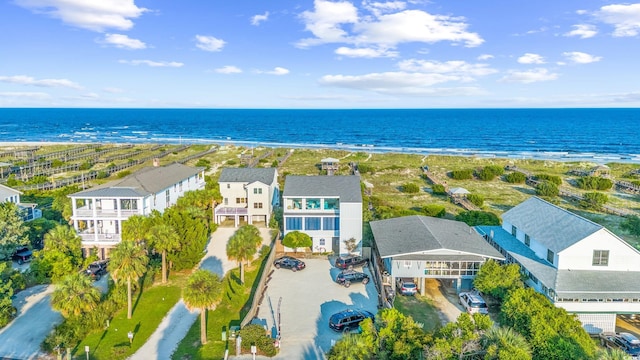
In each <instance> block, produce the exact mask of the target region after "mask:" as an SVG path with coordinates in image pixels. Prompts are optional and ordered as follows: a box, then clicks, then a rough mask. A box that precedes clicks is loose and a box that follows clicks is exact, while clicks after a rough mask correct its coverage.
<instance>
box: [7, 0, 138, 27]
mask: <svg viewBox="0 0 640 360" xmlns="http://www.w3.org/2000/svg"><path fill="white" fill-rule="evenodd" d="M16 3H17V4H18V5H19V6H22V7H24V8H27V9H29V10H32V11H33V12H35V13H42V14H46V15H48V16H51V17H53V18H56V19H60V20H62V21H63V22H64V23H66V24H69V25H71V26H75V27H79V28H83V29H88V30H92V31H98V32H102V31H104V30H106V29H118V30H129V29H131V28H132V27H133V21H131V19H135V18H138V17H139V16H141V15H142V14H143V13H144V12H146V11H148V10H147V9H145V8H141V7H138V6H136V4H135V3H134V0H99V1H86V0H84V1H83V0H16Z"/></svg>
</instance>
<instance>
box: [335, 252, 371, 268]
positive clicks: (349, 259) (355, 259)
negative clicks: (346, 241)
mask: <svg viewBox="0 0 640 360" xmlns="http://www.w3.org/2000/svg"><path fill="white" fill-rule="evenodd" d="M365 265H367V259H365V258H363V257H362V256H360V255H349V256H341V257H339V258H337V259H336V267H337V268H339V269H349V270H351V269H353V268H354V267H359V266H365Z"/></svg>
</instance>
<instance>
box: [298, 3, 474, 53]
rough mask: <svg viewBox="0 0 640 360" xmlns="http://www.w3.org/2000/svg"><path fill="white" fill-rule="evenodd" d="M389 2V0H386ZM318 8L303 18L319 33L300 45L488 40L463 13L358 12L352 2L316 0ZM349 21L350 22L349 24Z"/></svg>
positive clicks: (308, 27)
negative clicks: (368, 13) (467, 21)
mask: <svg viewBox="0 0 640 360" xmlns="http://www.w3.org/2000/svg"><path fill="white" fill-rule="evenodd" d="M372 4H377V3H369V4H367V5H368V6H369V9H371V8H374V9H378V10H380V9H385V10H388V11H395V10H397V9H399V8H401V7H402V6H403V5H400V3H395V2H394V3H393V5H391V6H387V7H384V6H383V5H382V4H383V3H381V4H380V5H375V6H373V5H372ZM386 4H389V3H386ZM314 5H315V7H314V10H313V11H305V12H303V13H302V14H301V18H302V20H303V21H304V23H305V27H306V30H308V31H310V32H311V33H312V34H313V35H314V36H315V37H314V38H307V39H302V40H300V41H299V42H298V43H297V45H298V46H300V47H308V46H312V45H318V44H327V43H346V44H356V45H358V46H362V45H369V44H373V45H376V46H378V47H381V48H393V47H395V46H396V45H398V44H400V43H406V42H424V43H436V42H440V41H449V42H452V43H462V44H464V45H465V46H467V47H473V46H478V45H480V44H482V43H483V42H484V40H483V39H482V38H481V37H480V36H479V35H478V34H477V33H473V32H468V31H467V27H468V25H467V24H466V23H465V22H464V21H465V19H463V18H461V17H453V16H448V15H432V14H429V13H427V12H425V11H422V10H402V11H399V12H395V13H388V14H387V13H383V12H382V11H373V12H372V15H365V16H362V17H359V16H358V9H357V8H356V7H355V6H354V5H353V4H352V3H350V2H347V1H339V2H330V1H325V0H315V1H314ZM345 25H349V26H345Z"/></svg>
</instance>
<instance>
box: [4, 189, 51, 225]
mask: <svg viewBox="0 0 640 360" xmlns="http://www.w3.org/2000/svg"><path fill="white" fill-rule="evenodd" d="M21 194H22V192H20V191H18V190H16V189H13V188H10V187H8V186H5V185H2V184H0V202H10V203H14V204H16V205H17V206H18V209H19V210H20V212H21V213H22V220H23V221H31V220H35V219H39V218H41V217H42V211H41V210H40V209H37V206H38V204H32V203H23V202H21V201H20V195H21Z"/></svg>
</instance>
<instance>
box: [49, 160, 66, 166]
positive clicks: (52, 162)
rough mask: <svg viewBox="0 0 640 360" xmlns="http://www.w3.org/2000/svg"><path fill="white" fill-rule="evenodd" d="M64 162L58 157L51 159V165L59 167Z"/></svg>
mask: <svg viewBox="0 0 640 360" xmlns="http://www.w3.org/2000/svg"><path fill="white" fill-rule="evenodd" d="M63 164H64V162H63V161H62V160H60V159H53V160H51V167H54V168H55V167H60V166H62V165H63Z"/></svg>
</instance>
